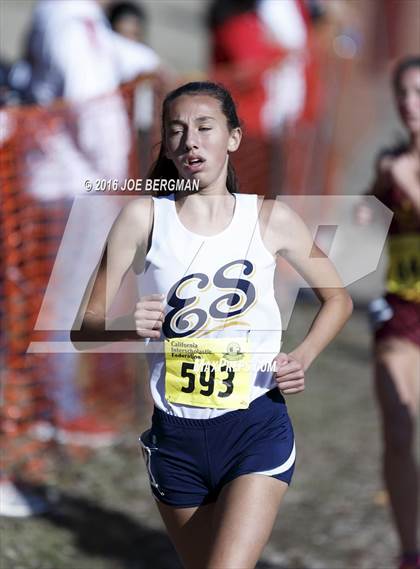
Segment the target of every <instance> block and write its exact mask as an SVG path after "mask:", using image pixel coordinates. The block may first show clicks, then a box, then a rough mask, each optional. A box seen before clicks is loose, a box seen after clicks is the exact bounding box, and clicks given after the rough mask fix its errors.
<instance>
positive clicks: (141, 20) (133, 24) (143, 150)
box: [107, 2, 153, 178]
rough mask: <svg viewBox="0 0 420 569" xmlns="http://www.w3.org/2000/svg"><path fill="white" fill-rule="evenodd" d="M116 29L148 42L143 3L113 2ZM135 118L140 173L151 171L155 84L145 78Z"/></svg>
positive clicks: (137, 95)
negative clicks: (153, 86)
mask: <svg viewBox="0 0 420 569" xmlns="http://www.w3.org/2000/svg"><path fill="white" fill-rule="evenodd" d="M107 14H108V19H109V23H110V25H111V27H112V29H113V30H114V31H115V32H116V33H118V34H121V35H122V36H123V37H126V38H127V39H130V40H133V41H136V42H142V43H147V14H146V12H145V10H144V8H143V7H142V6H141V5H140V4H135V3H134V2H113V3H112V4H110V5H109V7H108V11H107ZM133 122H134V125H135V127H136V129H137V132H138V147H139V157H140V177H141V178H143V177H145V176H146V175H147V169H148V167H149V162H150V160H151V136H150V135H151V128H152V125H153V88H152V85H151V83H150V81H147V80H145V81H142V82H141V83H140V84H139V85H138V86H137V87H136V90H135V94H134V110H133Z"/></svg>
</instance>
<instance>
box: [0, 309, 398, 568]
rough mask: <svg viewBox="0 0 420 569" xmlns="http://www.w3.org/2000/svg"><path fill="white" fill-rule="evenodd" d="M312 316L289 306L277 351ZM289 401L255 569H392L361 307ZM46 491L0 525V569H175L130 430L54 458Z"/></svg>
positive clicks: (393, 542)
mask: <svg viewBox="0 0 420 569" xmlns="http://www.w3.org/2000/svg"><path fill="white" fill-rule="evenodd" d="M315 311H316V307H314V306H313V305H311V304H307V303H305V304H300V305H299V306H298V307H297V308H296V310H295V312H294V316H293V319H292V324H291V327H290V329H289V331H288V333H287V340H286V341H287V344H286V350H287V347H289V348H290V349H291V347H292V346H293V345H294V344H295V343H296V341H298V339H299V338H301V337H302V336H303V335H304V332H305V330H306V328H307V326H308V323H309V322H310V320H311V317H312V316H313V315H314V313H315ZM288 405H289V410H290V414H291V416H292V418H293V422H294V428H295V434H296V439H297V449H298V450H297V452H298V455H297V468H296V472H295V477H294V480H293V484H292V486H291V488H290V490H289V492H288V494H287V495H286V499H285V502H284V504H283V507H282V509H281V511H280V513H279V515H278V518H277V522H276V525H275V528H274V531H273V534H272V536H271V539H270V541H269V543H268V545H267V547H266V549H265V551H264V554H263V558H262V560H261V562H260V563H259V565H258V568H259V569H286V568H287V569H393V568H394V567H396V562H395V555H396V552H397V543H396V538H395V536H394V533H393V529H392V526H391V522H390V517H389V513H388V509H387V507H386V506H385V505H384V503H385V501H386V500H385V498H384V494H383V492H382V488H383V487H382V482H381V478H380V467H379V457H380V435H379V430H378V427H379V423H378V414H377V410H376V407H375V402H374V400H373V393H372V383H371V359H370V335H369V331H368V328H367V323H366V320H365V315H364V313H363V311H362V310H356V311H355V313H354V315H353V317H352V319H351V321H350V323H349V324H348V325H347V327H346V328H345V329H344V330H343V331H342V333H341V334H340V336H339V337H338V338H337V340H336V341H335V342H334V344H333V345H332V346H331V347H330V348H329V349H328V350H326V352H325V353H324V354H323V355H322V356H321V358H319V360H318V361H317V362H316V363H315V364H314V365H313V366H312V368H311V369H310V371H309V372H308V374H307V390H306V391H305V393H304V394H303V395H299V396H295V397H293V396H291V397H289V399H288ZM141 427H142V425H140V424H139V429H140V428H141ZM41 490H42V491H44V492H45V491H46V490H45V489H41ZM50 494H51V491H50ZM53 494H54V495H53V497H54V496H55V498H56V503H55V506H54V507H53V509H52V510H51V511H50V512H49V513H48V514H46V515H43V516H40V517H37V518H32V519H27V520H11V519H5V518H3V519H2V520H1V526H0V527H1V541H2V547H1V554H0V555H1V557H0V560H1V567H2V569H151V568H153V569H177V568H180V564H179V562H178V561H177V559H176V555H175V553H174V550H173V548H172V546H171V544H170V543H169V541H168V539H167V537H166V536H165V533H164V530H163V526H162V523H161V521H160V519H159V517H158V515H157V510H156V507H155V504H154V500H153V499H152V497H151V495H150V493H149V488H148V479H147V476H146V471H145V466H144V464H143V462H142V460H141V458H140V452H139V449H138V447H137V432H134V431H133V432H132V433H128V434H127V435H125V438H124V440H123V441H122V442H121V443H120V444H119V445H118V447H116V448H113V449H107V450H102V451H100V452H98V453H96V454H95V455H94V456H93V457H91V458H90V459H89V460H88V462H86V463H84V464H82V463H80V462H74V461H73V462H71V461H68V462H63V464H62V465H61V466H60V475H59V479H58V481H57V486H56V487H55V488H54V493H53ZM197 569H200V568H197ZM232 569H236V568H232Z"/></svg>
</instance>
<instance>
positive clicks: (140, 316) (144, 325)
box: [134, 294, 165, 338]
mask: <svg viewBox="0 0 420 569" xmlns="http://www.w3.org/2000/svg"><path fill="white" fill-rule="evenodd" d="M164 296H165V295H163V294H151V295H149V296H142V297H141V298H140V300H139V301H138V302H137V304H136V310H135V312H134V321H135V323H136V332H137V334H138V335H139V336H140V337H141V338H160V332H161V329H162V324H163V320H164V317H165V316H164V308H165V305H164V304H163V302H162V301H163V299H164Z"/></svg>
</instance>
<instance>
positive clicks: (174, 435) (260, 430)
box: [140, 388, 295, 508]
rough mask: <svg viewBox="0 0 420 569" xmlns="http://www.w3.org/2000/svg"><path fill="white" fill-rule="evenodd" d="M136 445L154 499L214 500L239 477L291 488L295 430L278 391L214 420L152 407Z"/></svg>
mask: <svg viewBox="0 0 420 569" xmlns="http://www.w3.org/2000/svg"><path fill="white" fill-rule="evenodd" d="M140 444H141V447H142V451H143V456H144V458H145V461H146V466H147V470H148V473H149V479H150V485H151V489H152V492H153V495H154V497H155V498H156V499H157V500H159V501H161V502H163V503H164V504H168V505H170V506H174V507H178V508H187V507H193V506H200V505H204V504H209V503H211V502H214V501H215V500H216V499H217V496H218V495H219V493H220V491H221V489H222V488H223V486H224V485H225V484H227V483H228V482H230V481H231V480H233V479H235V478H237V477H238V476H241V475H243V474H251V473H254V474H261V475H265V476H271V477H272V478H277V479H278V480H282V481H283V482H286V483H287V484H290V481H291V478H292V474H293V470H294V466H295V443H294V436H293V428H292V424H291V421H290V419H289V415H288V413H287V407H286V404H285V401H284V398H283V396H282V395H281V393H280V391H279V390H278V389H277V388H275V389H273V390H271V391H268V392H267V393H265V394H264V395H261V396H260V397H258V398H257V399H255V400H254V401H252V403H251V404H250V406H249V408H248V409H238V410H234V411H229V412H227V413H225V414H223V415H221V416H219V417H214V418H212V419H184V418H182V417H175V416H174V415H169V414H168V413H165V412H164V411H162V410H160V409H158V408H156V407H155V410H154V413H153V417H152V427H151V429H149V430H147V431H145V432H144V433H142V435H141V437H140Z"/></svg>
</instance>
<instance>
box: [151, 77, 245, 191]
mask: <svg viewBox="0 0 420 569" xmlns="http://www.w3.org/2000/svg"><path fill="white" fill-rule="evenodd" d="M182 95H208V96H209V97H213V98H214V99H216V100H217V101H219V103H220V107H221V110H222V112H223V114H224V115H225V117H226V121H227V127H228V129H229V130H230V131H231V130H233V129H234V128H239V127H240V126H241V122H240V120H239V118H238V114H237V111H236V105H235V102H234V100H233V99H232V96H231V94H230V93H229V91H228V90H227V89H226V88H225V87H224V86H223V85H220V84H219V83H213V82H211V81H193V82H191V83H186V84H185V85H181V86H180V87H178V88H177V89H174V90H173V91H171V92H170V93H168V95H166V97H165V99H164V101H163V105H162V130H161V136H162V139H161V142H160V148H159V154H158V157H157V159H156V161H155V162H154V164H153V165H152V167H151V168H150V171H149V174H148V178H150V179H152V180H156V179H165V180H177V179H178V178H179V174H178V170H177V169H176V167H175V164H174V163H173V162H172V160H170V159H169V158H167V157H166V156H165V148H164V144H165V140H166V132H165V125H166V119H167V117H168V113H169V108H170V105H171V103H172V102H173V101H174V100H175V99H177V98H178V97H181V96H182ZM226 187H227V190H228V191H229V192H230V193H236V192H238V191H239V181H238V178H237V176H236V173H235V169H234V167H233V165H232V163H231V161H230V160H229V162H228V172H227V180H226ZM165 193H166V192H159V195H165ZM167 193H171V192H170V191H168V192H167Z"/></svg>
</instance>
